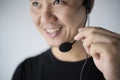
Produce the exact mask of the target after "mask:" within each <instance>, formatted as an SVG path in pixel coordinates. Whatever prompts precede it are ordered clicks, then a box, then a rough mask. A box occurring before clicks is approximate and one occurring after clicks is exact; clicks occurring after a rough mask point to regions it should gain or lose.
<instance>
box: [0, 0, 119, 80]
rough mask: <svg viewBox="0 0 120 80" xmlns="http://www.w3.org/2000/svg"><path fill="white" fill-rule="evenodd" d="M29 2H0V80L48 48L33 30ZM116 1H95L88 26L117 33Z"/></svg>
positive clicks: (117, 13) (9, 75) (4, 79)
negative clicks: (22, 62)
mask: <svg viewBox="0 0 120 80" xmlns="http://www.w3.org/2000/svg"><path fill="white" fill-rule="evenodd" d="M29 6H30V5H29V0H0V80H10V79H11V77H12V75H13V73H14V70H15V68H16V67H17V66H18V64H19V63H20V62H21V61H23V60H24V59H25V58H27V57H30V56H34V55H37V54H40V53H41V52H43V51H44V50H46V49H47V48H48V45H47V44H46V42H45V40H44V39H43V38H42V37H41V35H40V34H39V32H38V31H37V28H36V27H35V26H34V24H33V22H32V19H31V16H30V9H29ZM119 19H120V0H95V6H94V9H93V11H92V14H91V22H90V23H91V25H93V26H101V27H104V28H106V29H109V30H112V31H114V32H117V33H120V30H119V29H120V20H119Z"/></svg>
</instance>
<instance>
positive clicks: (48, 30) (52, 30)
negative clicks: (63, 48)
mask: <svg viewBox="0 0 120 80" xmlns="http://www.w3.org/2000/svg"><path fill="white" fill-rule="evenodd" d="M59 30H60V28H56V29H46V31H47V32H48V33H54V32H57V31H59Z"/></svg>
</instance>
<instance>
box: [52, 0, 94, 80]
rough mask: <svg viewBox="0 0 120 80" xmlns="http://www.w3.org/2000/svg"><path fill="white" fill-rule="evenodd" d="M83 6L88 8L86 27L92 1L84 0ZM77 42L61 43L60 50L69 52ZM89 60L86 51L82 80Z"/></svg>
mask: <svg viewBox="0 0 120 80" xmlns="http://www.w3.org/2000/svg"><path fill="white" fill-rule="evenodd" d="M59 3H60V0H55V1H54V2H53V5H55V4H59ZM83 6H84V7H85V9H86V20H85V23H84V27H85V25H86V22H87V20H88V26H89V19H90V17H89V13H90V11H91V9H92V2H91V0H84V2H83ZM75 42H76V41H74V42H73V43H70V42H64V43H63V44H61V45H60V46H59V50H60V51H61V52H68V51H70V50H71V49H72V45H73V44H74V43H75ZM87 61H88V54H87V53H86V60H85V62H84V64H83V66H82V69H81V72H80V80H82V76H83V72H84V68H85V65H86V64H87Z"/></svg>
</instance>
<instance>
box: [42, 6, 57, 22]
mask: <svg viewBox="0 0 120 80" xmlns="http://www.w3.org/2000/svg"><path fill="white" fill-rule="evenodd" d="M55 21H57V17H56V16H55V14H54V13H53V11H52V9H51V8H50V7H46V8H45V9H43V11H42V14H41V22H55Z"/></svg>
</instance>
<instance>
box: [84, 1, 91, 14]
mask: <svg viewBox="0 0 120 80" xmlns="http://www.w3.org/2000/svg"><path fill="white" fill-rule="evenodd" d="M83 6H84V7H85V8H86V10H87V13H90V11H91V9H92V2H91V0H84V2H83Z"/></svg>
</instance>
